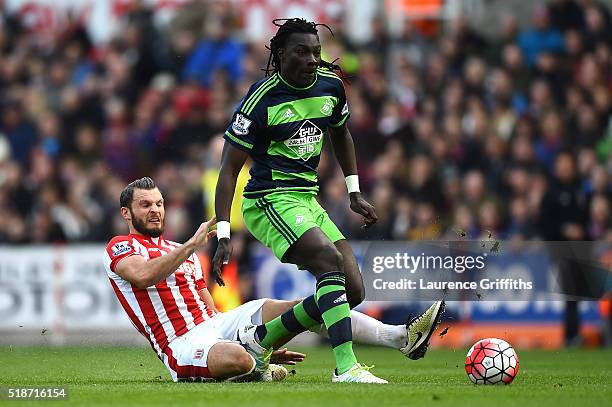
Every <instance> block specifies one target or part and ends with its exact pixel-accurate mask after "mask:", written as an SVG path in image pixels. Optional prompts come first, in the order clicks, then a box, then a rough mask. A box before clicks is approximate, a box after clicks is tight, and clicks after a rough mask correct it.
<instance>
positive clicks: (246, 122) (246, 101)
mask: <svg viewBox="0 0 612 407" xmlns="http://www.w3.org/2000/svg"><path fill="white" fill-rule="evenodd" d="M258 88H259V87H258V86H257V84H255V85H253V86H251V89H249V92H248V93H247V94H246V96H245V97H244V98H243V99H242V100H241V101H240V103H239V104H238V108H237V109H236V111H234V114H233V115H232V120H231V122H230V124H229V126H228V127H227V129H226V130H225V134H224V135H223V137H224V138H225V140H226V141H228V142H229V143H230V144H232V145H233V146H234V147H236V148H239V149H240V150H243V151H246V152H247V153H250V152H251V151H253V146H254V145H255V140H256V139H257V132H258V130H259V129H260V128H261V127H262V125H261V123H260V114H259V113H258V109H256V107H257V106H256V105H257V101H256V100H255V99H256V98H257V95H258V94H259V93H260V92H258Z"/></svg>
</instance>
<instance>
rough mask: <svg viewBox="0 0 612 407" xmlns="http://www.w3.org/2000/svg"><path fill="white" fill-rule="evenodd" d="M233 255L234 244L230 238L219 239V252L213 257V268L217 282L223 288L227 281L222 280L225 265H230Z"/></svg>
mask: <svg viewBox="0 0 612 407" xmlns="http://www.w3.org/2000/svg"><path fill="white" fill-rule="evenodd" d="M231 255H232V244H231V242H230V240H229V239H228V238H223V239H219V245H218V246H217V251H216V252H215V256H214V257H213V261H212V266H213V269H212V271H213V275H214V276H215V281H216V282H217V284H219V285H220V286H221V287H223V286H224V285H225V281H223V279H222V278H221V272H222V270H221V269H222V267H223V265H224V264H227V263H229V259H230V256H231Z"/></svg>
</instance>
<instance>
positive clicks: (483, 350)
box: [465, 338, 519, 384]
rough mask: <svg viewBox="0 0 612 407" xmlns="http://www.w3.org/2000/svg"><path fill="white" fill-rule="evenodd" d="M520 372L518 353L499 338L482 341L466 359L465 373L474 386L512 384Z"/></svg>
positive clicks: (470, 351) (472, 349) (469, 352)
mask: <svg viewBox="0 0 612 407" xmlns="http://www.w3.org/2000/svg"><path fill="white" fill-rule="evenodd" d="M518 370H519V361H518V357H517V356H516V352H515V351H514V349H513V348H512V346H510V344H509V343H508V342H506V341H504V340H501V339H497V338H487V339H481V340H479V341H478V342H476V343H475V344H474V346H472V347H471V348H470V350H469V351H468V353H467V356H466V358H465V372H466V373H467V375H468V377H469V378H470V380H471V381H472V383H474V384H499V383H503V384H510V383H512V381H513V380H514V378H515V377H516V375H517V373H518Z"/></svg>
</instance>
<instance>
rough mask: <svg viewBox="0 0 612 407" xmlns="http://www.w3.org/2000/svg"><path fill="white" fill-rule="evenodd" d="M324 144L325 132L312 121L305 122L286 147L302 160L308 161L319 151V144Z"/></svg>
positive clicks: (287, 141)
mask: <svg viewBox="0 0 612 407" xmlns="http://www.w3.org/2000/svg"><path fill="white" fill-rule="evenodd" d="M322 142H323V132H322V131H321V129H320V128H318V127H317V126H316V125H315V124H313V123H312V122H311V121H310V120H305V121H304V123H302V125H301V126H300V128H299V129H298V131H296V132H295V134H294V135H293V136H292V137H291V138H290V139H288V140H285V145H286V146H287V147H289V148H290V149H291V150H293V151H294V152H295V153H296V154H297V155H298V156H299V157H300V158H301V159H302V160H304V161H308V159H309V158H310V157H312V155H313V154H314V153H315V151H317V147H318V145H319V143H322Z"/></svg>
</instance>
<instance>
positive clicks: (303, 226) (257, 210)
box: [242, 192, 344, 261]
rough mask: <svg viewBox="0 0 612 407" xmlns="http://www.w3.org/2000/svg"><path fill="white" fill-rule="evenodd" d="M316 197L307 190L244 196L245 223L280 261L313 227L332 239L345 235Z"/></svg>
mask: <svg viewBox="0 0 612 407" xmlns="http://www.w3.org/2000/svg"><path fill="white" fill-rule="evenodd" d="M315 197H316V195H314V194H311V193H307V192H274V193H271V194H268V195H266V196H264V197H261V198H256V199H251V198H244V199H243V201H242V216H243V218H244V223H245V225H246V226H247V228H248V229H249V231H250V232H251V233H252V234H253V236H255V238H256V239H257V240H259V241H260V242H261V243H263V244H265V245H266V246H268V247H269V248H270V249H272V251H273V252H274V255H275V256H276V257H277V258H278V259H279V260H281V261H283V256H284V255H285V253H286V252H287V250H288V249H289V248H290V247H291V245H293V244H294V243H295V242H296V241H297V240H298V239H299V238H300V236H302V235H303V234H304V233H305V232H306V231H307V230H309V229H312V228H314V227H318V228H320V229H321V230H322V231H323V233H324V234H325V235H326V236H327V237H328V238H329V240H330V241H331V242H332V243H334V242H337V241H338V240H341V239H344V235H342V233H341V232H340V230H338V227H337V226H336V225H335V224H334V222H332V220H331V219H330V218H329V215H328V214H327V212H325V209H323V208H322V207H321V205H319V203H318V202H317V200H316V198H315Z"/></svg>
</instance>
